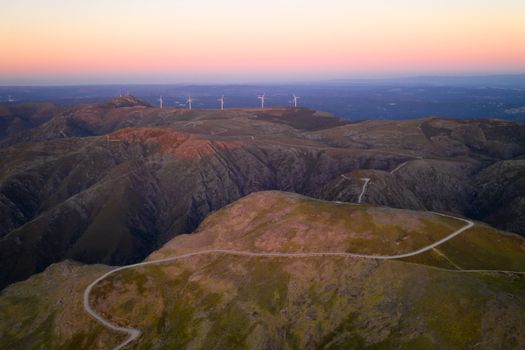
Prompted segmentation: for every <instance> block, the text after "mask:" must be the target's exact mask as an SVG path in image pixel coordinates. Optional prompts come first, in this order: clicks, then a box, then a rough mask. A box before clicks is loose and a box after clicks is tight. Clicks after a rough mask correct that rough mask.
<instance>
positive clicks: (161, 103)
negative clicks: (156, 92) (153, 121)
mask: <svg viewBox="0 0 525 350" xmlns="http://www.w3.org/2000/svg"><path fill="white" fill-rule="evenodd" d="M159 107H160V109H162V108H163V107H164V100H163V99H162V95H161V96H160V98H159Z"/></svg>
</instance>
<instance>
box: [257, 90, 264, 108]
mask: <svg viewBox="0 0 525 350" xmlns="http://www.w3.org/2000/svg"><path fill="white" fill-rule="evenodd" d="M257 98H258V99H259V100H261V109H264V98H265V94H262V95H259V96H257Z"/></svg>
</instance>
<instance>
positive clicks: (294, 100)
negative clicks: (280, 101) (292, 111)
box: [293, 94, 300, 108]
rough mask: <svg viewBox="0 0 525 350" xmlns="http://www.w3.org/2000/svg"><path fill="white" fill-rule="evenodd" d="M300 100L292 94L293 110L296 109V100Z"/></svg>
mask: <svg viewBox="0 0 525 350" xmlns="http://www.w3.org/2000/svg"><path fill="white" fill-rule="evenodd" d="M298 99H300V97H299V96H295V94H293V105H294V107H295V108H297V100H298Z"/></svg>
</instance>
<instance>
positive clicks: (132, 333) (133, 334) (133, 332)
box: [84, 213, 474, 350]
mask: <svg viewBox="0 0 525 350" xmlns="http://www.w3.org/2000/svg"><path fill="white" fill-rule="evenodd" d="M434 214H436V215H440V216H444V217H448V218H453V219H457V220H461V221H463V222H465V226H463V227H462V228H460V229H458V230H456V231H454V232H452V233H451V234H450V235H448V236H446V237H445V238H443V239H440V240H439V241H437V242H435V243H433V244H430V245H428V246H425V247H423V248H421V249H418V250H415V251H413V252H408V253H404V254H396V255H367V254H357V253H346V252H313V253H257V252H248V251H239V250H227V249H208V250H202V251H197V252H192V253H187V254H182V255H177V256H172V257H168V258H164V259H159V260H152V261H145V262H141V263H137V264H132V265H126V266H121V267H117V268H115V269H113V270H111V271H108V272H106V273H105V274H103V275H102V276H100V277H99V278H97V279H96V280H95V281H93V282H92V283H91V284H90V285H89V286H88V287H87V288H86V289H85V291H84V309H85V310H86V312H87V313H88V314H90V315H91V316H92V317H93V318H95V319H96V320H97V321H98V322H100V323H101V324H102V325H103V326H105V327H106V328H108V329H111V330H114V331H117V332H121V333H125V334H128V337H127V339H126V340H125V341H124V342H122V343H120V344H119V345H117V346H116V347H115V348H114V350H118V349H122V348H124V347H126V346H127V345H129V344H130V343H131V342H133V341H134V340H135V339H137V338H138V337H140V335H141V332H140V330H138V329H135V328H126V327H121V326H119V325H117V324H115V323H112V322H111V321H109V320H107V319H105V318H104V317H102V316H101V315H100V314H98V313H97V312H96V311H95V310H94V309H93V308H92V307H91V304H90V303H89V296H90V294H91V292H92V290H93V288H94V287H95V286H96V285H97V284H99V283H100V282H101V281H103V280H104V279H106V278H107V277H109V276H111V275H113V274H115V273H117V272H119V271H123V270H129V269H133V268H135V267H140V266H148V265H154V264H163V263H169V262H173V261H176V260H182V259H186V258H190V257H193V256H198V255H207V254H227V255H237V256H247V257H263V258H310V257H351V258H360V259H374V260H392V259H401V258H406V257H410V256H414V255H418V254H421V253H424V252H426V251H429V250H431V249H434V248H435V247H437V246H439V245H441V244H443V243H445V242H446V241H448V240H450V239H452V238H454V237H456V236H457V235H459V234H461V233H462V232H464V231H466V230H468V229H469V228H471V227H472V226H474V223H473V222H472V221H470V220H466V219H462V218H458V217H455V216H451V215H446V214H441V213H434Z"/></svg>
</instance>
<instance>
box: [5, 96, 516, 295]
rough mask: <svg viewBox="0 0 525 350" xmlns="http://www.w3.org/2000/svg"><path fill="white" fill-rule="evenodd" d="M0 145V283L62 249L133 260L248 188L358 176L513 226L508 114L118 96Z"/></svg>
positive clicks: (390, 199)
mask: <svg viewBox="0 0 525 350" xmlns="http://www.w3.org/2000/svg"><path fill="white" fill-rule="evenodd" d="M2 142H3V143H2V145H3V148H0V159H1V161H0V288H1V287H4V286H6V285H7V284H9V283H11V282H13V281H18V280H21V279H24V278H27V277H29V276H30V275H32V274H34V273H36V272H39V271H42V270H43V269H45V268H46V266H48V265H49V264H51V263H54V262H57V261H61V260H63V259H74V260H78V261H81V262H86V263H95V262H102V263H109V264H125V263H130V262H134V261H140V260H141V259H143V258H144V257H145V256H147V255H148V254H149V253H151V252H152V251H153V250H155V249H157V248H158V247H160V246H161V245H162V244H163V243H165V242H166V241H168V240H169V239H170V238H172V237H174V236H175V235H177V234H180V233H183V232H190V231H192V230H193V229H194V228H195V227H197V225H198V224H199V223H200V222H201V221H202V219H203V218H204V217H205V216H206V215H207V214H208V213H210V212H211V211H214V210H217V209H219V208H222V207H224V206H225V205H227V204H228V203H231V202H233V201H235V200H236V199H238V198H240V197H243V196H245V195H247V194H249V193H252V192H255V191H261V190H284V191H293V192H297V193H301V194H305V195H311V196H315V197H318V198H324V199H328V200H342V201H350V202H355V201H356V200H357V197H358V196H359V194H360V192H361V189H362V180H361V178H362V177H370V178H372V181H371V183H370V186H369V189H368V190H367V192H366V193H365V195H364V196H363V200H364V202H367V203H372V204H380V205H387V206H392V207H398V208H410V209H420V210H442V211H448V212H455V213H458V214H461V215H466V216H470V217H473V218H478V219H483V220H487V222H490V223H491V224H493V225H495V226H497V227H502V228H505V229H509V230H512V231H514V232H520V233H525V226H524V223H523V221H522V220H523V219H522V218H523V215H522V214H523V209H522V208H523V206H520V205H522V204H523V203H522V202H523V198H525V192H524V191H523V186H521V185H522V184H521V182H522V181H521V180H520V179H522V177H521V178H520V176H519V174H520V171H521V170H520V169H522V165H523V162H522V160H521V159H522V158H519V157H520V156H521V155H522V154H524V153H525V126H524V125H523V124H518V123H510V122H503V121H496V120H476V121H449V120H443V119H424V120H416V121H403V122H386V121H385V122H359V123H355V122H354V123H349V122H345V121H343V120H340V119H338V118H335V117H332V116H329V115H326V114H322V113H318V112H315V111H311V110H307V109H267V110H264V111H261V110H249V109H239V110H225V111H213V110H200V111H199V110H194V111H185V110H176V109H162V110H161V109H158V108H153V107H150V106H148V105H147V104H145V103H143V102H141V101H140V100H138V99H135V98H133V97H123V98H119V99H116V100H114V101H111V102H108V103H106V104H100V105H86V106H78V107H75V108H72V109H70V110H68V111H63V112H60V113H58V114H57V115H55V116H54V117H53V118H51V119H49V120H48V121H47V122H45V123H43V124H41V125H39V126H37V127H35V128H33V129H30V130H26V131H22V132H19V133H15V134H13V135H10V136H9V137H7V138H5V139H4V140H3V141H2ZM406 161H408V162H409V163H407V165H406V166H404V167H403V168H401V169H400V170H399V171H397V172H396V173H395V174H390V173H389V172H390V171H391V170H392V169H394V168H396V167H397V166H399V165H401V164H403V163H404V162H406ZM498 164H504V165H505V166H499V165H498ZM510 164H512V166H510ZM343 174H345V176H346V178H343V177H341V175H343ZM513 174H514V175H513ZM516 174H518V175H516ZM494 176H505V177H508V181H505V182H498V180H497V179H495V178H494ZM349 179H350V180H349ZM502 186H504V188H503V187H502ZM500 191H503V192H504V193H505V197H503V199H501V198H500V197H501V196H499V195H498V194H499V193H500ZM520 203H521V204H520Z"/></svg>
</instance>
